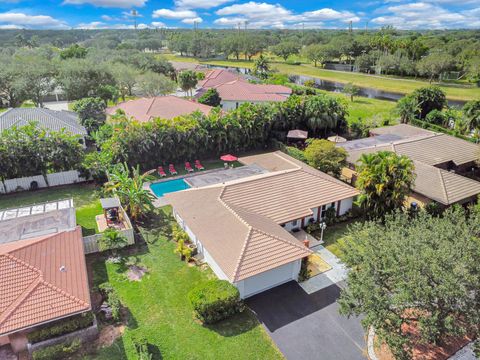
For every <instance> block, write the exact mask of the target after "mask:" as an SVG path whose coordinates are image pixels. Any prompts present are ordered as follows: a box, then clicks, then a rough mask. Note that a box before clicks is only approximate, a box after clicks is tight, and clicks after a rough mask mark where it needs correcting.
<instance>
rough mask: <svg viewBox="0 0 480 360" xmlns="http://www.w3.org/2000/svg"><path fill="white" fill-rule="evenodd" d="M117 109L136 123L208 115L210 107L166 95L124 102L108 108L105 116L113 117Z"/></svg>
mask: <svg viewBox="0 0 480 360" xmlns="http://www.w3.org/2000/svg"><path fill="white" fill-rule="evenodd" d="M117 109H122V110H123V111H125V113H126V114H127V115H128V116H131V117H133V118H135V119H136V120H138V121H141V122H146V121H149V120H151V119H152V118H162V119H173V118H176V117H178V116H182V115H188V114H191V113H193V112H195V111H200V112H202V113H203V114H205V115H208V114H209V113H210V111H211V110H212V107H211V106H208V105H203V104H200V103H197V102H195V101H191V100H187V99H183V98H179V97H177V96H173V95H168V96H157V97H151V98H141V99H136V100H130V101H126V102H123V103H120V104H118V105H116V106H113V107H110V108H108V109H107V114H109V115H114V114H115V112H116V111H117Z"/></svg>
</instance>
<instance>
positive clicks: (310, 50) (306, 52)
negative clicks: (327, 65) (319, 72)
mask: <svg viewBox="0 0 480 360" xmlns="http://www.w3.org/2000/svg"><path fill="white" fill-rule="evenodd" d="M302 55H303V56H304V57H305V58H307V59H308V60H310V61H311V62H313V64H314V66H315V67H317V64H318V63H320V64H322V63H323V62H324V61H325V50H324V47H323V46H322V45H319V44H312V45H308V46H306V47H305V48H303V50H302Z"/></svg>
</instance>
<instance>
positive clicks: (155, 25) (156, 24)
mask: <svg viewBox="0 0 480 360" xmlns="http://www.w3.org/2000/svg"><path fill="white" fill-rule="evenodd" d="M152 26H153V27H155V28H165V27H167V25H166V24H165V23H163V22H161V21H154V22H152Z"/></svg>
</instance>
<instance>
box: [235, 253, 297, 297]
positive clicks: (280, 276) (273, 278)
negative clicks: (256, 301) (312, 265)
mask: <svg viewBox="0 0 480 360" xmlns="http://www.w3.org/2000/svg"><path fill="white" fill-rule="evenodd" d="M300 266H301V260H295V261H293V262H291V263H288V264H285V265H282V266H279V267H277V268H275V269H272V270H269V271H265V272H263V273H260V274H258V275H255V276H252V277H249V278H247V279H245V280H242V281H239V282H236V283H234V285H235V286H236V287H237V288H238V291H239V292H240V297H241V298H242V299H245V298H247V297H249V296H253V295H255V294H258V293H261V292H263V291H265V290H268V289H271V288H274V287H276V286H278V285H281V284H284V283H286V282H288V281H291V280H297V279H298V273H299V272H300Z"/></svg>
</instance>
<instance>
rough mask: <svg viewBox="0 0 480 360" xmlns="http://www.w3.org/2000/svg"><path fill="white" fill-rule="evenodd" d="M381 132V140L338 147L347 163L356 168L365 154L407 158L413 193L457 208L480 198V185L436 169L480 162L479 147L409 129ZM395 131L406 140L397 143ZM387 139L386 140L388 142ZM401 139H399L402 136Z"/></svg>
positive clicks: (462, 141)
mask: <svg viewBox="0 0 480 360" xmlns="http://www.w3.org/2000/svg"><path fill="white" fill-rule="evenodd" d="M392 128H393V129H388V128H380V129H374V130H373V132H376V131H377V130H380V133H379V135H378V136H374V137H372V138H366V139H360V140H354V141H349V142H347V143H343V144H338V145H337V146H341V147H343V148H345V149H346V150H347V151H348V158H347V160H348V162H349V163H351V164H355V163H356V162H357V161H358V160H359V159H360V157H361V155H362V154H371V153H376V152H379V151H392V152H395V153H397V154H399V155H405V156H408V157H409V158H410V159H412V160H413V161H414V163H415V168H416V170H415V172H416V179H415V184H414V191H415V192H417V193H419V194H421V195H424V196H426V197H428V198H430V199H432V200H435V201H438V202H440V203H442V204H444V205H450V204H454V203H456V202H460V201H462V200H464V199H468V198H470V197H472V196H475V195H477V194H480V182H477V181H475V180H471V179H468V178H466V177H464V176H461V175H458V174H455V173H452V172H449V171H446V170H443V169H440V168H437V167H436V166H438V165H442V164H445V163H448V162H450V161H451V162H453V163H454V164H455V165H457V166H460V165H464V164H469V163H472V162H475V161H477V159H478V156H479V155H478V154H479V151H480V147H479V146H478V145H476V144H473V143H471V142H468V141H465V140H462V139H459V138H456V137H453V136H450V135H445V134H437V133H433V132H428V133H425V132H423V129H418V131H417V130H415V129H416V128H415V127H413V126H410V125H408V126H407V125H405V126H402V127H398V125H397V126H392ZM395 129H399V131H400V132H401V133H402V135H403V136H409V137H406V138H400V139H397V140H394V138H390V137H391V136H393V137H395V136H397V135H396V132H395ZM385 137H387V138H385ZM399 137H400V136H399Z"/></svg>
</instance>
